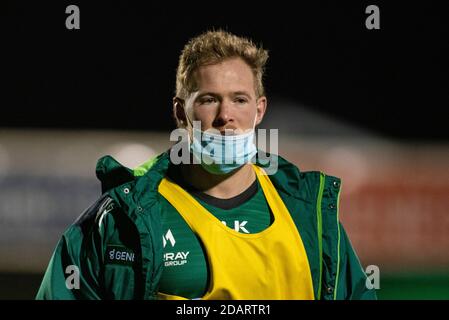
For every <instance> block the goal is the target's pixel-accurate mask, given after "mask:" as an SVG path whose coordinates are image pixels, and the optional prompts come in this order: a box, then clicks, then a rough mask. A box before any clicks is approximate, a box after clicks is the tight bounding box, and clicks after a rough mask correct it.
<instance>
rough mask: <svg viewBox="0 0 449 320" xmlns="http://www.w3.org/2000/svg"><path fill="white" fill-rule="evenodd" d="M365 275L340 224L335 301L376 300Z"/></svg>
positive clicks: (374, 292)
mask: <svg viewBox="0 0 449 320" xmlns="http://www.w3.org/2000/svg"><path fill="white" fill-rule="evenodd" d="M366 284H367V275H366V273H365V271H364V269H363V267H362V265H361V263H360V260H359V258H358V257H357V254H356V253H355V251H354V248H353V246H352V245H351V242H350V240H349V238H348V235H347V234H346V231H345V230H344V228H343V226H342V225H341V223H340V259H339V271H338V282H337V287H336V291H337V292H336V299H337V300H376V299H377V296H376V291H375V289H369V288H368V287H367V285H366Z"/></svg>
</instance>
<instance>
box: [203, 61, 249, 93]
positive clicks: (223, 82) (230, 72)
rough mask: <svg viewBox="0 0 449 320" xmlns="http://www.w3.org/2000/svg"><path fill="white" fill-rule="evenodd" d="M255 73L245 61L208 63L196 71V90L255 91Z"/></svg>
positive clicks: (220, 91)
mask: <svg viewBox="0 0 449 320" xmlns="http://www.w3.org/2000/svg"><path fill="white" fill-rule="evenodd" d="M254 80H255V79H254V75H253V73H252V71H251V68H250V67H249V66H248V65H247V64H246V63H245V62H243V61H226V62H223V63H220V64H214V65H206V66H201V67H200V68H198V70H197V72H195V82H196V86H195V87H196V88H195V89H196V91H199V92H200V93H203V92H215V93H222V92H223V91H226V92H228V93H230V92H246V93H248V92H251V91H254V90H255V88H254V84H255V81H254Z"/></svg>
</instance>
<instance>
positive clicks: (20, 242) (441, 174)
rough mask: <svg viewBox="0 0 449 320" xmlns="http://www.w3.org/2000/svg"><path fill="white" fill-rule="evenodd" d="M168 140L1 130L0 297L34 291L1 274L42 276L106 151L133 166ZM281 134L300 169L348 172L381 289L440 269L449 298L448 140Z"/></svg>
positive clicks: (346, 213) (349, 199) (88, 194)
mask: <svg viewBox="0 0 449 320" xmlns="http://www.w3.org/2000/svg"><path fill="white" fill-rule="evenodd" d="M168 137H169V134H168V133H166V134H164V133H148V132H145V133H136V132H117V131H109V132H108V131H79V132H78V131H39V130H26V131H20V130H5V129H0V257H1V258H0V273H2V274H3V275H4V276H3V281H2V277H0V297H3V298H6V297H7V296H6V295H7V294H8V292H10V294H11V296H17V297H26V298H32V296H24V295H20V294H15V295H14V294H13V293H12V292H13V291H14V287H15V288H17V283H14V281H11V280H9V281H5V279H8V278H7V276H5V275H8V274H10V273H11V274H12V273H14V274H16V275H17V274H18V275H20V274H23V275H24V277H25V275H26V274H36V275H37V278H36V279H39V281H40V277H41V275H42V273H43V272H44V270H45V268H46V266H47V263H48V261H49V259H50V256H51V254H52V251H53V249H54V247H55V245H56V243H57V241H58V239H59V237H60V236H61V234H62V232H63V231H64V229H65V228H66V227H67V226H68V225H70V224H71V223H72V222H73V221H74V220H75V219H76V218H77V217H78V216H79V215H80V214H81V212H82V211H83V210H84V209H85V208H86V207H88V206H89V205H90V203H92V202H93V201H94V200H95V199H96V198H97V197H98V196H99V195H100V184H99V182H98V181H97V180H96V177H95V165H96V161H97V159H98V158H100V157H101V156H103V155H105V154H110V155H112V156H114V157H115V158H116V159H117V160H118V161H120V162H121V163H123V164H124V165H126V166H129V167H134V166H137V165H138V164H140V163H142V162H144V161H145V160H147V159H148V158H150V157H152V156H154V155H156V154H158V153H160V152H162V151H164V150H166V149H167V148H168V147H169V146H170V145H171V144H172V143H171V142H170V141H169V138H168ZM280 139H281V140H280V145H279V153H280V154H281V155H282V156H284V157H285V158H287V159H288V160H290V161H292V162H293V163H295V164H296V165H298V166H299V168H300V170H302V171H309V170H320V171H323V172H325V173H327V174H329V175H335V176H338V177H340V178H342V194H341V205H340V218H341V220H342V222H343V224H344V226H345V228H346V230H347V232H348V234H349V236H350V239H351V241H352V243H353V245H354V247H355V248H356V251H357V253H358V254H359V257H360V259H361V261H362V264H363V265H364V266H367V265H377V266H379V268H380V271H381V290H380V291H379V296H382V294H381V293H382V283H384V284H386V286H387V287H388V286H389V288H390V291H389V292H390V293H391V292H393V291H394V290H399V291H398V292H401V291H400V283H401V282H395V281H396V280H394V279H393V280H391V279H390V282H388V281H386V282H382V279H383V278H382V275H383V274H395V273H396V274H398V273H400V274H402V275H404V274H408V273H413V272H418V273H420V274H426V272H427V273H431V272H434V271H435V270H437V271H438V272H439V274H440V278H438V279H437V280H434V281H436V282H437V283H438V284H439V286H440V288H439V289H438V290H440V291H439V293H438V295H437V297H440V298H449V277H448V275H449V272H447V273H446V271H447V270H449V268H448V267H449V166H448V163H449V146H447V145H424V144H421V145H412V144H407V145H402V144H395V143H391V142H386V141H383V140H376V139H372V140H370V139H366V138H364V139H359V140H357V139H355V138H354V139H349V138H347V137H346V138H344V139H342V138H333V139H332V138H329V137H327V138H320V139H318V138H312V137H307V136H305V137H302V136H297V135H294V136H288V135H283V134H282V131H280ZM420 279H421V280H420V281H421V283H424V284H426V283H427V284H429V283H430V282H431V280H429V278H425V277H424V278H420ZM422 279H424V280H422ZM426 279H427V280H426ZM429 281H430V282H429ZM36 283H37V280H35V283H34V286H35V285H36ZM398 283H399V284H398ZM398 285H399V287H398ZM441 286H443V287H442V288H441ZM446 286H447V289H445V288H446ZM19 287H20V286H19ZM20 288H22V287H20ZM403 288H404V290H409V289H406V288H407V287H406V286H403ZM21 290H22V289H21ZM436 290H437V289H436ZM423 294H424V296H423V297H426V296H425V293H423ZM430 296H432V295H430ZM384 297H400V293H399V296H398V295H396V296H395V295H394V294H391V295H389V293H388V292H386V293H385V295H384ZM418 297H419V295H418Z"/></svg>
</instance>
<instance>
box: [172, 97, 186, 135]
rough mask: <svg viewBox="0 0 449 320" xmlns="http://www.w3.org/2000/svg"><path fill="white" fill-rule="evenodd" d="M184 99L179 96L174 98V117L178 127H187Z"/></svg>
mask: <svg viewBox="0 0 449 320" xmlns="http://www.w3.org/2000/svg"><path fill="white" fill-rule="evenodd" d="M184 104H185V102H184V100H183V99H181V98H178V97H174V98H173V117H174V118H175V120H176V124H177V125H178V127H182V128H185V127H187V117H186V112H185V110H184Z"/></svg>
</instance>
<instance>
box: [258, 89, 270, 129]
mask: <svg viewBox="0 0 449 320" xmlns="http://www.w3.org/2000/svg"><path fill="white" fill-rule="evenodd" d="M267 104H268V101H267V97H265V96H261V97H260V98H258V99H257V104H256V126H257V125H259V123H261V122H262V119H263V117H264V115H265V111H267Z"/></svg>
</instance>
